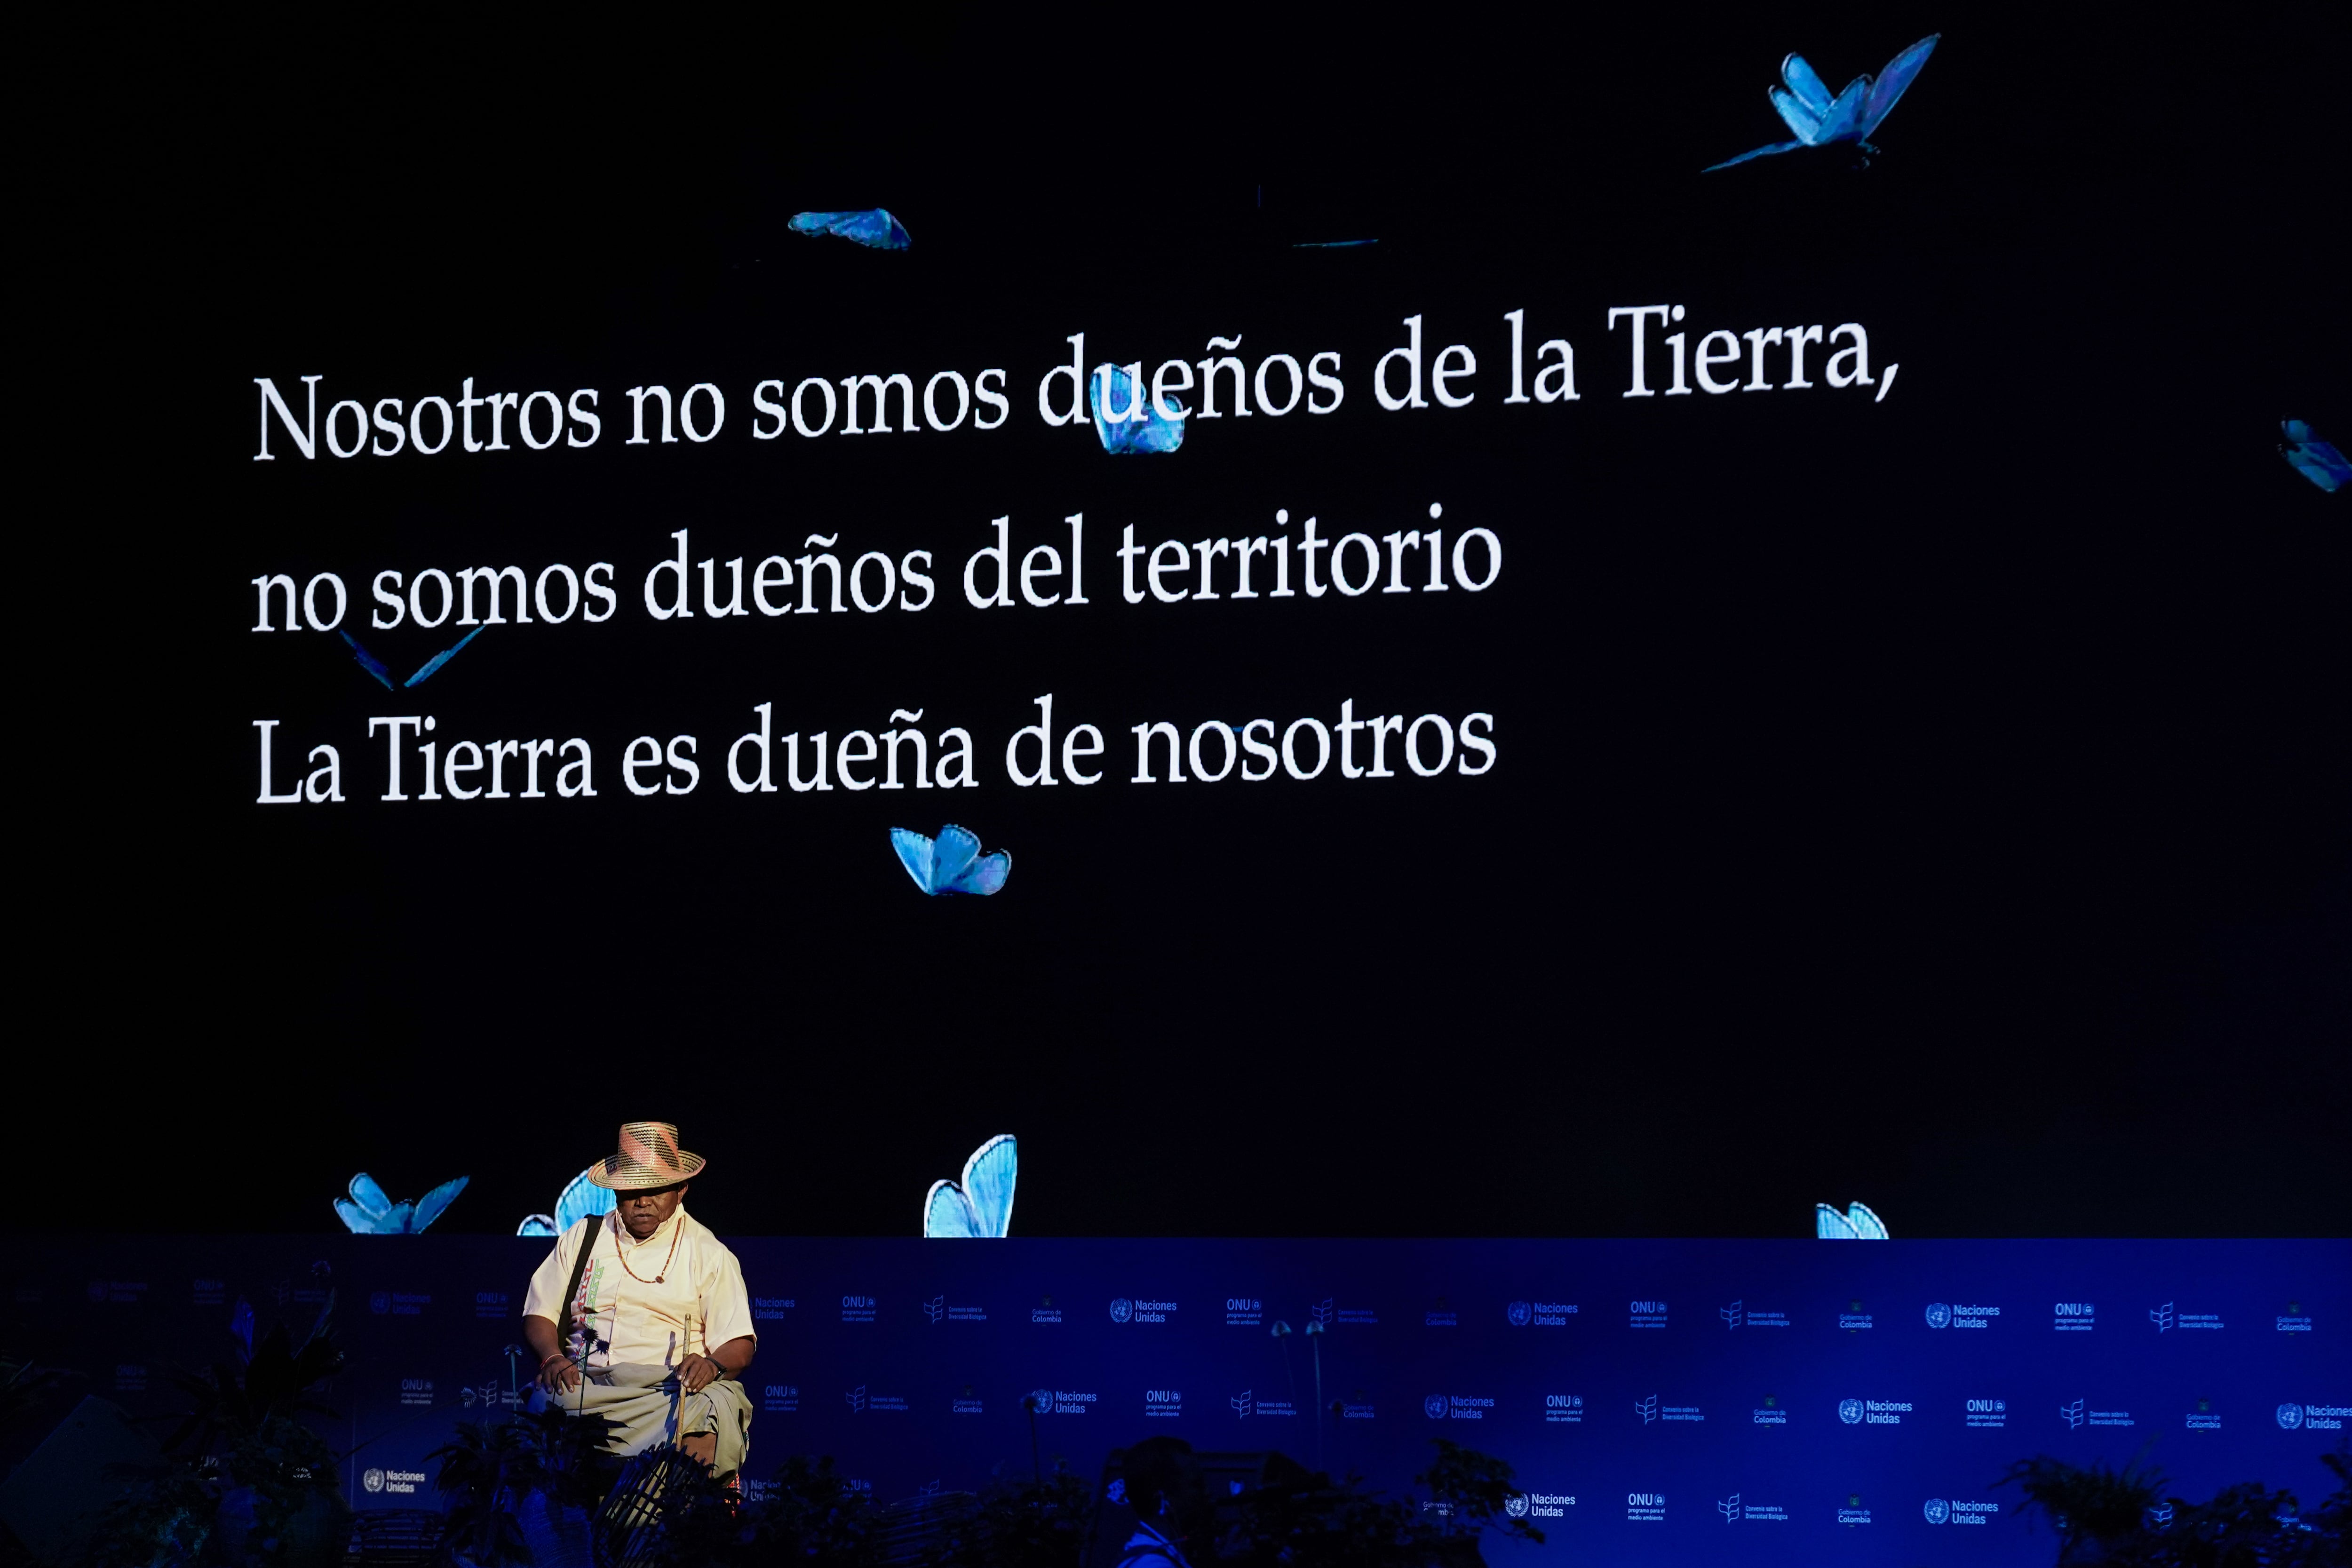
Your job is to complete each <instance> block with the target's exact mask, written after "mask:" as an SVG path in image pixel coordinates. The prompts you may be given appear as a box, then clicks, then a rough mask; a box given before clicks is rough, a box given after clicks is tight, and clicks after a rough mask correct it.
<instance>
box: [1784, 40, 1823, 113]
mask: <svg viewBox="0 0 2352 1568" xmlns="http://www.w3.org/2000/svg"><path fill="white" fill-rule="evenodd" d="M1780 79H1781V80H1782V81H1785V82H1787V83H1788V84H1789V90H1790V92H1793V93H1795V94H1796V95H1797V101H1798V102H1799V103H1801V104H1802V105H1804V107H1805V108H1806V109H1808V110H1811V111H1812V117H1813V118H1814V119H1815V120H1819V119H1820V118H1821V117H1822V115H1823V114H1825V113H1827V112H1828V111H1829V107H1830V89H1829V87H1828V86H1827V84H1825V83H1824V82H1823V81H1822V79H1821V77H1820V75H1819V74H1818V73H1817V72H1815V71H1814V69H1813V68H1812V67H1811V65H1809V64H1807V63H1806V60H1805V57H1804V56H1802V55H1800V54H1795V53H1791V54H1790V56H1789V57H1788V58H1786V59H1783V60H1782V61H1781V62H1780ZM1790 129H1791V130H1794V129H1795V127H1794V126H1793V125H1791V126H1790Z"/></svg>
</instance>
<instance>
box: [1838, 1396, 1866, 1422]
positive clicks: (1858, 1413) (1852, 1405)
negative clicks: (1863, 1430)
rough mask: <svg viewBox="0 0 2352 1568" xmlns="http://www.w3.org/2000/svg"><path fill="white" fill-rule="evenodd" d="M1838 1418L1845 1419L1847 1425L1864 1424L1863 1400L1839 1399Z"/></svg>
mask: <svg viewBox="0 0 2352 1568" xmlns="http://www.w3.org/2000/svg"><path fill="white" fill-rule="evenodd" d="M1838 1419H1839V1420H1841V1421H1843V1422H1844V1423H1845V1424H1846V1425H1847V1426H1861V1425H1862V1401H1861V1400H1859V1399H1841V1400H1839V1401H1838Z"/></svg>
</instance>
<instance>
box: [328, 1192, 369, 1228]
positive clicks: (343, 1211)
mask: <svg viewBox="0 0 2352 1568" xmlns="http://www.w3.org/2000/svg"><path fill="white" fill-rule="evenodd" d="M335 1215H336V1217H337V1218H339V1219H341V1221H342V1222H343V1226H344V1227H345V1228H346V1229H348V1230H349V1231H350V1232H351V1233H352V1235H353V1236H373V1235H374V1234H375V1230H376V1222H375V1216H374V1215H372V1214H370V1213H368V1212H367V1210H365V1209H363V1208H362V1207H360V1205H357V1204H355V1203H353V1202H352V1200H351V1199H349V1198H337V1199H336V1200H335Z"/></svg>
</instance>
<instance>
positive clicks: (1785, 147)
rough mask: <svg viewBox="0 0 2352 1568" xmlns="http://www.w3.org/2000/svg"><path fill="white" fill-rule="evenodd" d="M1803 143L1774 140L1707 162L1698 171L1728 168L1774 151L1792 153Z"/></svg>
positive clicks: (1701, 172) (1705, 171)
mask: <svg viewBox="0 0 2352 1568" xmlns="http://www.w3.org/2000/svg"><path fill="white" fill-rule="evenodd" d="M1803 145H1805V143H1803V142H1773V143H1772V144H1771V145H1770V146H1769V147H1759V148H1757V149H1756V150H1755V151H1754V152H1752V153H1741V154H1739V156H1738V157H1737V158H1726V159H1725V160H1724V161H1723V162H1722V163H1709V164H1708V165H1707V166H1706V168H1704V169H1701V170H1700V171H1699V173H1700V174H1714V173H1715V172H1716V171H1717V169H1728V168H1730V167H1731V166H1732V165H1733V164H1734V163H1746V162H1748V160H1749V159H1750V158H1769V157H1770V156H1771V155H1772V154H1773V153H1793V152H1795V151H1796V150H1797V149H1798V148H1800V147H1802V146H1803Z"/></svg>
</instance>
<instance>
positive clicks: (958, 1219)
mask: <svg viewBox="0 0 2352 1568" xmlns="http://www.w3.org/2000/svg"><path fill="white" fill-rule="evenodd" d="M923 1234H924V1235H925V1236H927V1237H947V1238H950V1239H962V1238H965V1237H978V1236H984V1235H986V1234H987V1232H985V1231H983V1230H982V1229H981V1228H980V1216H979V1215H976V1214H974V1213H973V1212H972V1207H971V1204H970V1203H969V1202H967V1201H966V1200H965V1198H964V1195H963V1194H961V1192H958V1191H957V1190H956V1184H954V1183H953V1182H950V1181H946V1180H940V1181H937V1182H933V1183H932V1184H931V1190H930V1191H929V1192H927V1193H925V1194H923Z"/></svg>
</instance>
